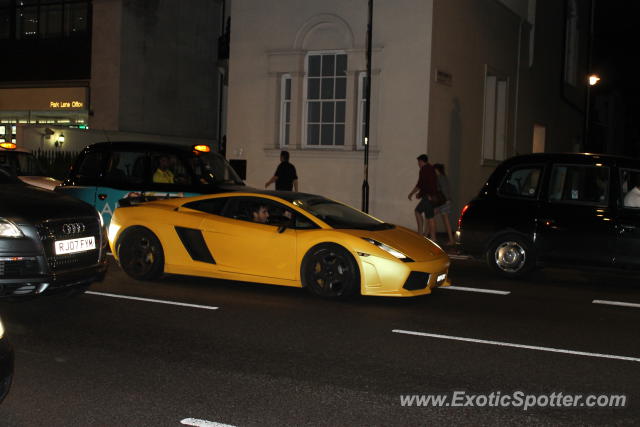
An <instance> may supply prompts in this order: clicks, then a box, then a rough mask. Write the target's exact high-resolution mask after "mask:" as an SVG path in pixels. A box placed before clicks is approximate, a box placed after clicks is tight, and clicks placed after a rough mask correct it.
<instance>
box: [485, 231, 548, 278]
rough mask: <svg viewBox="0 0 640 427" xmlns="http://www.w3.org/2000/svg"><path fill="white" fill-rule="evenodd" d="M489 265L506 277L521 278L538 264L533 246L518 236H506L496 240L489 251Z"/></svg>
mask: <svg viewBox="0 0 640 427" xmlns="http://www.w3.org/2000/svg"><path fill="white" fill-rule="evenodd" d="M486 257H487V264H488V265H489V267H490V268H491V269H492V270H493V271H494V272H496V273H498V274H500V275H502V276H504V277H521V276H523V275H525V274H527V273H529V272H530V271H531V270H532V269H533V267H534V266H535V264H536V256H535V252H534V249H533V245H532V244H531V243H530V242H529V241H528V239H526V238H524V237H521V236H518V235H516V234H506V235H504V236H500V237H498V238H497V239H495V240H494V241H493V242H492V243H491V245H489V249H488V250H487V255H486Z"/></svg>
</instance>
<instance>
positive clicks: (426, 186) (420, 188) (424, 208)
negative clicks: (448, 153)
mask: <svg viewBox="0 0 640 427" xmlns="http://www.w3.org/2000/svg"><path fill="white" fill-rule="evenodd" d="M418 166H419V167H420V175H419V176H418V183H417V184H416V186H415V187H414V188H413V190H411V193H409V200H411V198H412V197H413V195H414V194H416V193H418V194H417V196H416V198H418V199H420V202H419V203H418V205H417V206H416V209H415V214H416V222H417V223H418V233H421V234H422V235H424V236H425V237H428V238H430V239H431V240H433V241H434V242H435V241H436V221H435V218H434V216H433V205H432V204H431V197H433V195H434V194H436V192H437V191H438V177H437V176H436V171H435V169H434V168H433V166H432V165H431V164H430V163H429V156H427V155H426V154H421V155H419V156H418ZM423 214H424V217H425V218H426V224H425V221H424V219H423V218H422V215H423ZM427 226H428V230H429V231H428V232H427V229H426V228H427Z"/></svg>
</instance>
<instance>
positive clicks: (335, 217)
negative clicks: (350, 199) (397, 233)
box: [293, 197, 393, 230]
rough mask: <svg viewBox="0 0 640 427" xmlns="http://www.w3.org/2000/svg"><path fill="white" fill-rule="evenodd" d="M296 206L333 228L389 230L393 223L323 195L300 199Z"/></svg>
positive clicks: (296, 201) (295, 202)
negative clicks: (387, 222)
mask: <svg viewBox="0 0 640 427" xmlns="http://www.w3.org/2000/svg"><path fill="white" fill-rule="evenodd" d="M293 204H295V205H296V206H298V207H300V208H302V209H304V210H305V211H307V212H309V213H310V214H311V215H313V216H315V217H316V218H318V219H320V220H322V221H324V222H326V223H327V224H328V225H330V226H331V227H333V228H341V229H360V230H387V229H390V228H393V225H391V224H386V223H384V222H382V221H380V220H378V219H376V218H373V217H371V216H369V215H367V214H365V213H364V212H361V211H359V210H357V209H354V208H352V207H349V206H347V205H343V204H342V203H338V202H334V201H333V200H329V199H325V198H322V197H318V198H309V199H299V200H295V201H294V202H293Z"/></svg>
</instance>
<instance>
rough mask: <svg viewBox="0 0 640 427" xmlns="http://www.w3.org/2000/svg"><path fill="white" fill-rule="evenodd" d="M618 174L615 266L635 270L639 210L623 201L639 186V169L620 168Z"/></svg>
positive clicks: (638, 259) (639, 244)
mask: <svg viewBox="0 0 640 427" xmlns="http://www.w3.org/2000/svg"><path fill="white" fill-rule="evenodd" d="M619 174H620V176H619V178H620V180H619V182H620V192H619V197H618V206H619V211H618V217H617V218H616V230H617V241H616V253H615V265H616V266H619V267H626V268H634V269H637V268H640V208H639V207H635V206H627V205H625V203H624V199H625V196H626V195H627V194H628V193H629V192H630V191H632V190H633V188H634V186H636V185H638V184H640V168H620V170H619ZM628 204H631V203H630V202H628Z"/></svg>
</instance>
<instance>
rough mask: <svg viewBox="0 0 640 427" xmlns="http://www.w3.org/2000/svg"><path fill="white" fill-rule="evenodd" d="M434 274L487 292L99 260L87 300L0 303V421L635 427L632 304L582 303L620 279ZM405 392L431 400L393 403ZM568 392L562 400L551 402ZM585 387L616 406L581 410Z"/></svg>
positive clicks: (638, 368)
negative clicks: (159, 273)
mask: <svg viewBox="0 0 640 427" xmlns="http://www.w3.org/2000/svg"><path fill="white" fill-rule="evenodd" d="M451 277H452V279H453V281H454V284H455V285H456V286H459V287H463V288H472V289H476V290H477V289H487V290H490V291H498V292H499V293H484V292H472V291H470V290H464V289H447V290H445V289H440V290H436V291H435V292H434V293H433V294H432V295H429V296H425V297H420V298H414V299H381V298H374V297H367V298H364V297H363V298H358V299H356V300H353V301H348V302H335V301H325V300H321V299H318V298H316V297H313V296H311V295H310V294H307V293H306V292H305V291H304V290H300V289H292V288H282V287H275V286H268V285H257V284H246V283H234V282H225V281H216V280H205V279H198V278H189V277H180V276H171V277H167V278H164V279H162V280H160V281H156V282H136V281H133V280H131V279H129V278H128V277H127V276H126V275H125V274H124V273H123V272H122V271H121V270H120V269H119V267H118V266H117V265H112V266H111V268H110V271H109V273H108V276H107V279H106V281H105V282H103V283H101V284H96V285H95V286H94V287H92V289H91V291H92V292H95V293H90V294H86V295H82V296H80V297H77V298H62V297H49V298H40V299H33V300H28V301H24V302H3V303H0V315H1V316H2V318H3V320H4V322H5V326H6V328H7V330H8V332H7V333H8V335H9V338H10V339H11V341H12V343H13V346H14V348H15V351H16V371H15V380H14V384H13V387H12V390H11V392H10V394H9V396H8V397H7V399H6V400H5V402H4V403H3V404H2V405H0V425H2V426H45V425H46V426H76V425H78V426H86V425H100V426H111V425H136V426H143V425H144V426H147V425H148V426H165V425H166V426H179V425H181V422H183V423H185V424H188V425H203V426H204V425H209V426H215V425H223V424H225V425H232V426H250V425H403V426H405V425H426V424H440V425H461V424H462V425H466V424H474V425H482V424H496V423H500V424H508V425H511V424H530V425H534V424H535V425H541V424H576V425H578V424H580V425H584V424H605V423H606V424H614V423H615V424H637V420H638V419H639V418H640V381H639V379H640V340H639V339H638V337H639V336H640V334H639V329H640V306H638V307H633V306H616V305H604V304H594V303H593V301H594V300H602V301H618V302H625V303H635V304H640V283H637V280H635V279H634V277H633V276H622V275H620V276H611V275H605V274H594V273H584V272H579V271H576V270H555V269H554V270H542V271H538V272H535V273H534V274H533V275H532V276H531V277H530V278H528V279H527V280H524V281H514V282H510V281H506V280H503V279H499V278H496V277H494V276H492V275H490V274H489V272H488V271H487V270H486V269H485V268H484V266H483V265H482V264H478V263H475V262H471V261H464V260H453V264H452V269H451ZM634 280H635V281H636V283H634ZM500 292H501V293H500ZM105 294H114V295H118V296H133V297H139V298H147V299H152V300H154V301H147V300H134V299H124V298H119V297H113V296H109V295H105ZM166 302H178V303H185V304H195V305H197V306H189V305H173V304H166ZM416 333H417V334H416ZM492 393H493V394H492ZM514 393H515V394H514ZM518 393H522V394H518ZM559 393H562V395H560V394H559ZM413 395H416V397H415V398H419V397H424V398H427V396H437V395H441V396H445V397H444V398H445V399H447V400H446V402H445V403H444V404H443V406H437V405H434V404H433V402H431V403H432V404H429V405H428V406H420V407H418V406H416V403H415V402H416V401H413V402H414V404H413V406H408V405H407V404H406V402H405V405H404V406H403V404H402V402H401V400H402V398H403V397H402V396H404V397H405V398H406V399H410V398H412V397H411V396H413ZM573 395H581V397H580V400H577V398H576V400H577V402H578V403H577V407H571V408H567V407H558V406H559V404H560V403H561V402H562V399H567V396H573ZM589 395H594V396H600V395H604V396H605V397H602V396H600V402H601V403H605V400H607V398H608V397H609V396H610V395H624V396H625V398H626V406H625V407H617V408H599V407H594V408H590V407H587V406H581V404H582V405H586V402H585V400H586V399H587V397H588V396H589ZM505 396H508V397H509V399H510V400H509V403H510V404H508V405H507V404H506V399H505ZM517 396H520V397H521V398H522V399H521V401H518V399H517ZM415 398H414V399H415ZM492 399H493V400H492ZM495 399H498V401H499V399H502V402H503V403H505V404H504V405H503V406H497V402H498V401H496V400H495ZM526 399H529V402H533V401H535V402H536V403H540V405H546V406H544V407H539V406H537V407H532V408H527V409H526V410H525V408H524V401H525V400H526ZM571 399H573V397H571ZM565 401H566V400H565ZM596 402H597V401H596ZM454 403H455V405H454ZM518 403H521V404H520V405H517V404H518ZM447 404H448V405H447ZM551 405H553V407H552V406H551ZM198 420H199V421H198ZM216 423H218V424H216Z"/></svg>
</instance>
